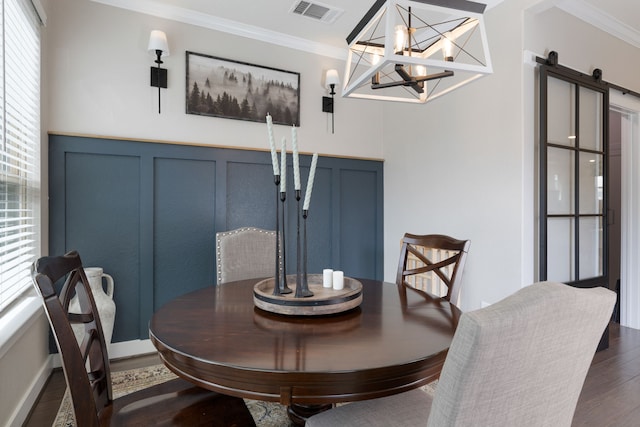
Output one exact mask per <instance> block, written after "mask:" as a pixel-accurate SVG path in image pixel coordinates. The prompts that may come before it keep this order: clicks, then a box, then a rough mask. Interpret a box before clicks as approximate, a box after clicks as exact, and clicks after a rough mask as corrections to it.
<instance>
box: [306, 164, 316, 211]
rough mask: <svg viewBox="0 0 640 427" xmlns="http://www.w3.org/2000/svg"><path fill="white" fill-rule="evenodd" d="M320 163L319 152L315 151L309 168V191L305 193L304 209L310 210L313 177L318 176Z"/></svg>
mask: <svg viewBox="0 0 640 427" xmlns="http://www.w3.org/2000/svg"><path fill="white" fill-rule="evenodd" d="M317 163H318V153H313V158H312V159H311V169H310V170H309V178H308V179H307V191H305V193H304V205H303V206H302V209H304V210H305V211H308V210H309V204H310V203H311V191H312V190H313V179H314V178H315V176H316V164H317Z"/></svg>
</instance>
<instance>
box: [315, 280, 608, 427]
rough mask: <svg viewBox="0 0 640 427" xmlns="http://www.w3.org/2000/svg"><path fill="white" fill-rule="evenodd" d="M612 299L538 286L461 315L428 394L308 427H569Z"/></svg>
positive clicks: (368, 406)
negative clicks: (440, 368) (435, 382)
mask: <svg viewBox="0 0 640 427" xmlns="http://www.w3.org/2000/svg"><path fill="white" fill-rule="evenodd" d="M615 302H616V295H615V293H614V292H611V291H610V290H608V289H604V288H591V289H579V288H573V287H570V286H567V285H565V284H561V283H552V282H541V283H536V284H533V285H531V286H527V287H525V288H523V289H520V290H519V291H518V292H516V293H515V294H513V295H511V296H509V297H507V298H505V299H504V300H502V301H500V302H497V303H495V304H494V305H492V306H489V307H486V308H483V309H480V310H476V311H471V312H467V313H464V314H463V315H462V316H461V318H460V322H459V324H458V328H457V329H456V333H455V335H454V338H453V341H452V343H451V347H450V348H449V353H448V354H447V358H446V360H445V363H444V367H443V369H442V373H441V376H440V380H439V382H438V385H437V387H436V391H435V396H434V397H433V399H432V398H431V396H430V395H429V394H428V393H426V392H424V391H423V390H421V389H416V390H412V391H409V392H405V393H400V394H396V395H393V396H389V397H383V398H379V399H372V400H365V401H362V402H355V403H352V404H349V405H343V406H340V407H337V408H335V409H331V410H329V411H325V412H322V413H320V414H318V415H315V416H313V417H311V418H309V419H308V421H307V423H306V426H307V427H335V426H338V425H341V426H342V425H344V426H367V427H406V426H420V425H421V426H424V425H427V426H428V427H463V426H464V427H467V426H468V427H513V426H518V427H529V426H530V427H541V426H548V427H570V426H571V421H572V419H573V414H574V412H575V409H576V404H577V402H578V397H579V396H580V391H581V390H582V386H583V383H584V380H585V377H586V375H587V371H588V370H589V366H590V364H591V360H592V359H593V355H594V354H595V351H596V348H597V345H598V342H599V341H600V337H601V336H602V332H603V331H604V330H605V328H606V326H607V324H608V322H609V319H610V318H611V313H612V312H613V306H614V305H615Z"/></svg>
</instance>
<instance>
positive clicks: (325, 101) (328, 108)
mask: <svg viewBox="0 0 640 427" xmlns="http://www.w3.org/2000/svg"><path fill="white" fill-rule="evenodd" d="M324 81H325V83H324V84H325V87H327V88H329V95H331V98H329V97H328V96H323V97H322V112H324V113H330V114H331V133H335V125H334V120H333V96H334V95H335V94H336V90H335V89H336V85H337V84H340V78H339V77H338V71H337V70H327V74H326V75H325V79H324Z"/></svg>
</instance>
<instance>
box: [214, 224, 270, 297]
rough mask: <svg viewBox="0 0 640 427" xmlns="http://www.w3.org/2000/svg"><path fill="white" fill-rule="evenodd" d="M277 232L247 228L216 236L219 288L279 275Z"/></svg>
mask: <svg viewBox="0 0 640 427" xmlns="http://www.w3.org/2000/svg"><path fill="white" fill-rule="evenodd" d="M275 256H276V232H275V231H271V230H263V229H260V228H255V227H243V228H238V229H235V230H230V231H221V232H218V233H216V263H217V278H218V284H222V283H227V282H233V281H236V280H245V279H258V278H261V277H273V276H274V275H275V262H276V260H275Z"/></svg>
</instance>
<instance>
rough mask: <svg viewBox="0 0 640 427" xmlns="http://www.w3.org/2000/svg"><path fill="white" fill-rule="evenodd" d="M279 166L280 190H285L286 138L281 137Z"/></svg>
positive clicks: (283, 191)
mask: <svg viewBox="0 0 640 427" xmlns="http://www.w3.org/2000/svg"><path fill="white" fill-rule="evenodd" d="M280 168H281V169H282V174H281V175H280V192H281V193H286V192H287V138H285V137H284V136H283V137H282V151H280Z"/></svg>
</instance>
